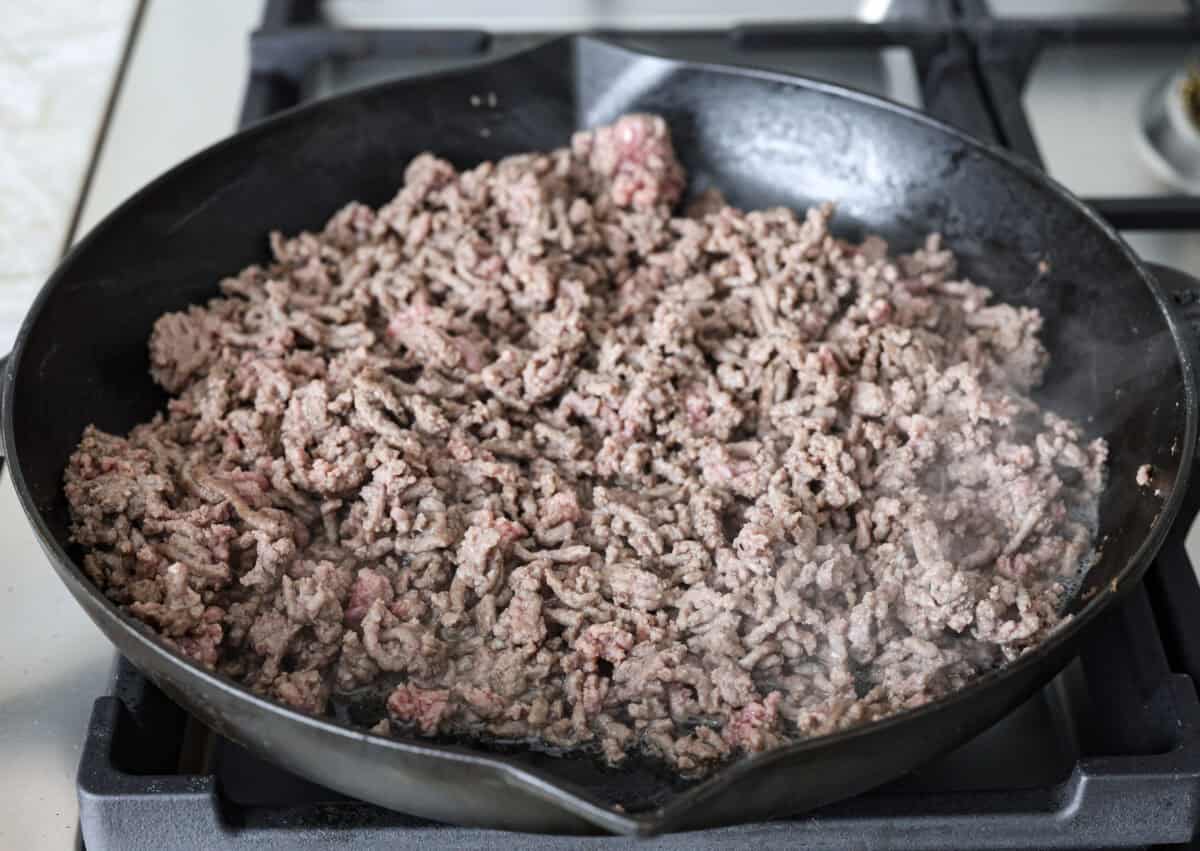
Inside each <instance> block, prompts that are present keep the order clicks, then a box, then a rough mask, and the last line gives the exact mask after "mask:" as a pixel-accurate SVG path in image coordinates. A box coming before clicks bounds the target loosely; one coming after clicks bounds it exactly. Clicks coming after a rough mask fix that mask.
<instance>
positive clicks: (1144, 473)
mask: <svg viewBox="0 0 1200 851" xmlns="http://www.w3.org/2000/svg"><path fill="white" fill-rule="evenodd" d="M1152 481H1154V467H1153V466H1151V465H1150V464H1143V465H1142V466H1140V467H1138V468H1137V483H1138V487H1141V488H1146V487H1149V486H1150V483H1151V482H1152Z"/></svg>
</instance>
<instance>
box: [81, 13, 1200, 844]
mask: <svg viewBox="0 0 1200 851" xmlns="http://www.w3.org/2000/svg"><path fill="white" fill-rule="evenodd" d="M1189 8H1190V9H1191V11H1190V13H1189V14H1185V15H1181V16H1178V17H1161V16H1159V17H1153V18H1144V19H1142V18H1136V19H1130V18H1121V19H1120V20H1119V21H1118V22H1114V21H1113V20H1112V19H1105V18H1096V19H1048V18H1038V19H1030V20H1020V21H1018V20H1014V19H1007V20H997V19H993V18H991V17H990V16H989V15H988V14H987V9H986V6H985V4H984V3H983V2H981V0H957V2H938V0H924V1H923V2H922V1H921V0H910V1H909V2H900V3H893V4H892V12H891V13H890V14H889V16H888V18H887V19H886V20H884V21H883V22H881V23H878V24H868V23H861V22H857V21H823V22H805V23H797V24H779V23H773V24H770V25H754V24H747V25H744V26H740V27H736V28H734V29H731V30H720V31H712V30H709V31H689V32H680V31H671V32H668V31H661V32H648V31H639V32H637V33H636V34H630V33H625V34H620V33H610V35H613V36H614V37H616V38H618V39H619V40H623V41H627V42H629V43H631V44H634V45H642V46H644V47H649V48H651V49H654V50H657V51H660V52H664V53H670V54H675V55H682V56H689V55H690V56H695V57H697V58H705V59H717V60H722V59H724V60H726V61H735V62H740V63H744V64H776V65H777V66H785V67H786V66H788V63H792V62H796V63H799V66H800V67H804V65H803V63H804V57H806V56H808V55H810V53H811V52H813V51H821V52H823V53H824V54H826V55H828V54H830V53H831V52H833V53H839V52H843V53H845V54H846V55H850V54H852V53H854V52H855V51H858V52H860V53H862V52H864V51H865V52H867V53H868V54H869V55H874V54H877V53H878V52H879V51H880V50H882V49H886V48H899V49H902V50H903V51H906V52H907V54H908V55H909V56H910V57H911V61H912V65H913V67H914V69H915V78H916V80H917V82H918V85H919V89H920V91H919V95H920V100H921V102H922V103H923V105H924V108H925V109H926V110H927V111H929V112H930V113H932V114H933V115H935V116H937V117H939V118H942V119H944V120H946V121H949V122H951V123H954V124H957V125H959V126H960V127H963V128H964V129H966V130H968V131H970V132H972V133H974V134H976V135H977V136H980V137H983V138H986V139H990V140H992V141H996V142H999V143H1001V144H1004V145H1007V146H1009V147H1011V148H1012V149H1013V150H1015V151H1017V152H1018V153H1020V154H1021V155H1023V156H1025V157H1027V158H1029V159H1030V160H1032V161H1034V162H1040V157H1039V154H1038V150H1037V145H1036V142H1035V141H1034V137H1033V134H1032V132H1031V130H1030V127H1029V123H1028V120H1027V118H1026V116H1025V113H1024V110H1023V109H1022V106H1021V97H1020V96H1021V90H1022V86H1023V85H1024V82H1025V78H1026V77H1027V75H1028V73H1029V70H1030V68H1031V67H1032V65H1033V63H1034V61H1035V59H1036V57H1037V54H1038V51H1039V50H1040V49H1041V48H1042V47H1043V46H1045V45H1049V44H1059V43H1080V44H1089V45H1094V44H1131V43H1133V44H1147V43H1151V44H1154V43H1160V44H1164V45H1165V44H1186V43H1190V42H1194V41H1196V40H1197V37H1198V36H1200V14H1197V12H1196V7H1195V5H1190V6H1189ZM321 21H322V19H321V14H320V4H319V3H317V2H311V0H309V1H308V2H306V0H270V2H268V3H267V7H266V13H265V16H264V20H263V25H262V28H261V29H260V30H259V31H258V32H257V33H256V34H255V35H254V37H253V40H252V44H251V48H252V52H251V56H252V65H251V67H252V72H251V76H250V80H249V84H248V87H247V90H246V96H245V101H244V107H243V112H242V122H243V124H246V123H250V122H253V121H255V120H257V119H259V118H262V117H265V116H267V115H270V114H271V113H273V112H276V111H278V110H280V109H283V108H287V107H289V106H293V105H295V104H297V103H300V102H302V101H304V100H306V99H308V98H310V97H312V96H314V95H315V94H319V93H321V92H322V89H323V87H324V88H328V86H329V81H330V80H331V79H332V80H334V81H335V82H334V84H333V85H334V87H335V88H336V87H338V86H339V85H341V86H345V85H353V84H356V83H358V82H363V81H366V80H370V79H376V78H379V77H381V76H384V75H387V74H393V73H397V72H404V71H408V72H410V73H411V72H412V71H414V70H421V71H423V70H431V69H436V68H444V67H450V66H453V65H456V64H461V63H463V62H473V61H480V60H483V59H487V58H489V57H492V56H496V55H499V54H501V53H504V52H509V51H512V50H515V49H520V48H521V47H522V46H526V45H529V44H532V43H534V42H536V41H537V40H540V39H541V38H544V37H546V36H548V35H551V34H549V33H523V34H512V33H507V34H504V35H502V36H501V35H497V36H491V35H489V34H487V33H485V32H482V31H467V30H455V31H433V30H421V31H413V30H406V31H393V30H344V29H341V30H339V29H332V28H329V27H327V26H324V25H323V24H322V22H321ZM337 81H341V82H340V83H339V82H337ZM1089 200H1090V201H1091V202H1092V203H1093V204H1094V205H1095V206H1096V207H1097V208H1098V209H1099V210H1100V211H1101V212H1102V213H1103V214H1104V215H1105V216H1106V217H1107V218H1108V219H1109V220H1110V221H1111V222H1112V223H1113V224H1114V225H1116V226H1118V227H1120V228H1122V229H1126V230H1138V229H1189V230H1190V229H1200V198H1196V197H1188V196H1160V197H1140V198H1120V199H1104V198H1098V199H1089ZM1193 491H1194V492H1195V493H1196V496H1195V497H1194V498H1193V499H1192V500H1191V501H1190V502H1191V504H1190V505H1188V506H1187V507H1186V508H1185V511H1184V512H1183V514H1182V515H1181V518H1182V519H1181V522H1180V523H1179V524H1178V530H1179V531H1177V533H1176V534H1174V535H1173V536H1172V538H1171V539H1170V540H1169V542H1168V543H1167V544H1166V545H1165V547H1164V549H1163V551H1162V553H1161V555H1160V556H1159V558H1158V560H1157V561H1156V563H1155V564H1154V566H1153V567H1152V569H1151V571H1150V573H1149V575H1148V577H1147V579H1146V581H1145V583H1144V586H1143V587H1142V588H1139V589H1138V590H1137V591H1136V592H1135V593H1133V594H1131V596H1130V598H1129V600H1128V601H1127V602H1126V604H1125V605H1124V606H1123V608H1121V609H1120V610H1118V611H1116V612H1113V613H1112V614H1110V615H1109V616H1108V617H1107V618H1106V619H1105V620H1104V622H1103V623H1102V624H1098V625H1097V628H1096V629H1095V630H1094V632H1093V634H1092V637H1091V640H1090V642H1089V643H1088V645H1087V646H1086V648H1085V649H1084V651H1083V652H1082V653H1081V654H1080V656H1079V658H1078V659H1076V660H1075V661H1074V662H1073V663H1072V664H1071V665H1070V666H1069V667H1068V668H1067V669H1066V670H1065V671H1064V673H1063V674H1062V675H1060V676H1059V677H1058V678H1057V679H1056V680H1055V681H1054V682H1053V683H1052V684H1051V685H1050V686H1048V687H1047V688H1045V689H1044V690H1043V691H1042V692H1041V693H1040V694H1038V695H1037V696H1035V697H1034V698H1033V699H1031V700H1030V701H1029V702H1028V703H1026V704H1025V705H1024V706H1022V707H1021V708H1020V709H1019V710H1017V711H1016V712H1014V713H1013V714H1012V715H1010V716H1009V717H1008V718H1006V719H1005V720H1004V721H1002V722H1001V723H999V724H997V725H996V726H995V727H993V728H992V729H990V730H988V731H987V732H986V733H984V734H983V735H981V736H979V737H978V738H977V739H975V740H973V741H971V742H970V743H968V744H967V745H965V746H963V747H962V748H960V749H958V750H957V751H954V752H953V753H951V754H949V755H947V756H945V757H943V758H942V759H940V760H939V761H937V762H936V763H933V764H931V765H928V766H926V767H925V768H923V769H921V770H919V771H917V772H915V773H913V774H912V775H909V776H908V777H905V778H902V779H901V780H899V781H896V782H894V783H891V784H888V785H887V786H884V787H882V788H880V789H877V790H875V791H873V792H870V793H868V794H866V795H863V796H861V797H859V798H856V799H853V800H851V801H847V802H843V803H841V804H837V805H835V806H831V807H826V808H824V809H822V810H820V811H818V812H816V813H810V814H807V815H804V816H802V817H799V818H797V819H794V820H781V821H774V822H768V823H762V824H755V825H747V826H741V827H736V828H724V829H720V830H713V831H705V832H700V833H691V834H674V835H669V836H664V837H658V838H655V839H651V840H630V839H628V838H624V837H594V838H581V837H550V836H537V835H514V834H508V833H502V832H498V831H488V830H478V829H472V828H459V827H452V826H448V825H443V824H438V823H434V822H429V821H425V820H422V819H417V818H413V817H409V816H405V815H402V814H398V813H394V812H390V811H388V810H384V809H381V808H379V807H375V806H372V805H369V804H364V803H361V802H358V801H354V800H352V799H348V798H346V797H344V796H342V795H340V794H338V793H336V792H332V791H330V790H327V789H323V788H321V787H318V786H315V785H313V784H311V783H308V782H307V781H304V780H301V779H299V778H297V777H295V776H294V775H291V774H288V773H287V772H285V771H283V770H281V769H279V768H276V767H274V766H273V765H271V764H269V763H266V762H263V761H262V760H259V759H258V758H256V757H254V756H252V755H251V754H249V753H248V752H247V751H245V750H243V749H242V748H241V747H239V746H237V745H235V744H233V743H231V742H229V741H227V740H225V739H223V738H220V737H218V736H215V735H213V734H211V733H210V732H208V731H207V730H205V729H204V728H202V727H201V726H200V725H199V724H198V723H197V722H196V721H194V720H192V719H191V718H189V717H188V716H187V715H186V714H185V713H184V712H183V711H182V710H180V709H179V708H178V707H176V706H175V705H174V704H173V703H171V702H170V700H169V699H168V698H166V697H165V696H164V695H163V694H162V693H161V692H160V691H158V689H156V688H155V687H154V686H153V685H152V684H150V683H149V682H148V681H147V680H146V679H145V678H143V677H142V676H141V675H140V674H138V672H137V671H136V670H134V669H133V668H132V667H131V666H130V665H129V664H128V663H127V662H125V661H124V660H121V661H120V662H119V663H118V665H117V670H116V676H115V681H114V687H113V691H112V694H111V695H110V696H107V697H102V698H100V699H99V700H97V701H96V706H95V710H94V712H93V715H92V719H91V723H90V725H89V728H88V731H87V736H86V739H85V742H84V747H83V757H82V760H81V764H80V769H79V798H80V821H81V832H82V835H83V839H84V843H85V845H86V847H87V848H88V849H92V851H101V849H121V851H138V849H166V848H188V849H191V848H196V849H210V848H211V849H310V848H324V847H328V846H330V845H344V846H345V847H353V848H355V849H362V850H363V851H367V849H383V848H388V849H409V848H411V849H422V851H431V850H432V849H441V848H482V849H486V848H513V847H517V848H522V849H524V848H528V849H568V848H570V849H577V848H601V849H616V848H626V847H637V848H646V849H685V848H686V849H709V848H711V849H717V848H720V849H742V848H745V849H750V848H755V849H762V848H785V847H786V848H872V849H891V848H921V849H972V848H978V849H984V848H1099V847H1119V848H1144V847H1154V846H1172V845H1174V846H1179V845H1184V846H1185V847H1186V846H1188V845H1190V844H1191V843H1192V839H1193V835H1194V834H1195V833H1196V830H1197V825H1200V700H1198V699H1197V692H1196V684H1197V683H1200V585H1198V584H1197V581H1196V578H1195V575H1194V573H1193V571H1192V567H1191V565H1190V563H1189V562H1188V559H1187V556H1186V554H1185V552H1184V547H1183V538H1184V534H1183V531H1184V530H1185V529H1186V525H1187V523H1188V522H1189V521H1190V520H1191V518H1192V517H1194V516H1195V514H1196V509H1197V507H1200V487H1196V488H1193ZM1195 847H1200V845H1196V846H1195Z"/></svg>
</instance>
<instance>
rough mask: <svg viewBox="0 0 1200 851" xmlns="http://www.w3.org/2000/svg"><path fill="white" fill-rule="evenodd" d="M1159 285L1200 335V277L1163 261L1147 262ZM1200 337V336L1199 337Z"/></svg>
mask: <svg viewBox="0 0 1200 851" xmlns="http://www.w3.org/2000/svg"><path fill="white" fill-rule="evenodd" d="M1146 265H1147V266H1149V267H1150V271H1151V272H1153V273H1154V277H1155V279H1156V280H1157V281H1158V283H1159V286H1161V287H1162V288H1163V289H1164V290H1166V291H1167V294H1168V295H1170V296H1171V301H1172V303H1173V305H1174V307H1175V311H1176V312H1177V313H1178V314H1179V315H1180V316H1181V317H1183V318H1184V319H1186V320H1187V321H1188V325H1189V326H1190V327H1191V330H1192V333H1193V334H1198V335H1200V278H1197V277H1195V276H1193V275H1190V274H1188V273H1187V272H1183V271H1181V270H1179V269H1176V268H1175V267H1173V266H1164V265H1163V264H1162V263H1147V264H1146ZM1198 339H1200V337H1198Z"/></svg>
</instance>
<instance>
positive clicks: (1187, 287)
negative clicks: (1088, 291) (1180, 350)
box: [1146, 263, 1200, 535]
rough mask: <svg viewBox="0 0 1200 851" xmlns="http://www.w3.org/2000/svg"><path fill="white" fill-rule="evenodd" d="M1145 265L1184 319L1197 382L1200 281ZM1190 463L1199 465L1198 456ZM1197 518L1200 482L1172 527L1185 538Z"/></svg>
mask: <svg viewBox="0 0 1200 851" xmlns="http://www.w3.org/2000/svg"><path fill="white" fill-rule="evenodd" d="M1146 265H1147V266H1148V267H1149V268H1150V271H1151V272H1152V273H1153V274H1154V277H1155V279H1156V280H1157V281H1158V283H1159V286H1161V287H1162V288H1163V289H1164V290H1165V291H1166V293H1167V295H1168V296H1170V297H1171V302H1170V304H1171V307H1172V309H1173V310H1174V311H1175V313H1176V315H1178V316H1179V318H1180V319H1182V320H1183V324H1184V328H1185V330H1186V331H1187V332H1188V333H1189V334H1190V335H1191V337H1192V352H1193V354H1194V357H1195V358H1196V362H1195V365H1194V366H1193V369H1194V370H1195V371H1196V373H1197V378H1198V379H1200V278H1197V277H1195V276H1194V275H1191V274H1189V273H1187V272H1183V271H1180V270H1179V269H1176V268H1174V267H1172V266H1164V265H1163V264H1161V263H1147V264H1146ZM1193 463H1194V464H1195V465H1197V466H1200V455H1198V456H1197V459H1196V461H1195V462H1193ZM1193 476H1195V473H1193ZM1197 515H1200V481H1192V482H1191V483H1190V484H1189V486H1188V489H1187V493H1186V494H1185V496H1184V501H1183V506H1182V507H1181V509H1180V512H1179V519H1177V520H1176V521H1175V527H1174V528H1175V529H1177V530H1180V531H1181V533H1182V534H1184V535H1186V534H1187V530H1188V529H1189V528H1191V525H1192V520H1193V519H1194V518H1195V517H1196V516H1197Z"/></svg>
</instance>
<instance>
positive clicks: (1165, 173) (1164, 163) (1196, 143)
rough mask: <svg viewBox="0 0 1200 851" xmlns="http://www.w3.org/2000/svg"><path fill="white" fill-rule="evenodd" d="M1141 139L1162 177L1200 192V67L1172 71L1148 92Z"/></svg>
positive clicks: (1149, 160)
mask: <svg viewBox="0 0 1200 851" xmlns="http://www.w3.org/2000/svg"><path fill="white" fill-rule="evenodd" d="M1138 141H1139V143H1140V144H1139V147H1140V148H1141V151H1142V154H1143V156H1144V157H1145V158H1146V162H1147V163H1148V164H1149V165H1150V167H1151V168H1152V169H1153V170H1154V173H1155V174H1156V175H1157V176H1158V178H1159V180H1161V181H1163V183H1165V184H1166V185H1167V186H1170V187H1172V188H1175V189H1179V190H1181V191H1183V192H1187V193H1190V194H1192V195H1200V67H1189V68H1184V69H1180V70H1178V71H1175V72H1173V73H1171V74H1168V75H1167V76H1166V77H1164V78H1163V79H1162V80H1161V81H1159V82H1158V84H1156V85H1155V86H1154V88H1152V89H1151V90H1150V92H1149V93H1147V95H1146V100H1145V102H1144V103H1143V104H1142V110H1141V115H1140V120H1139V123H1138Z"/></svg>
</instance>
